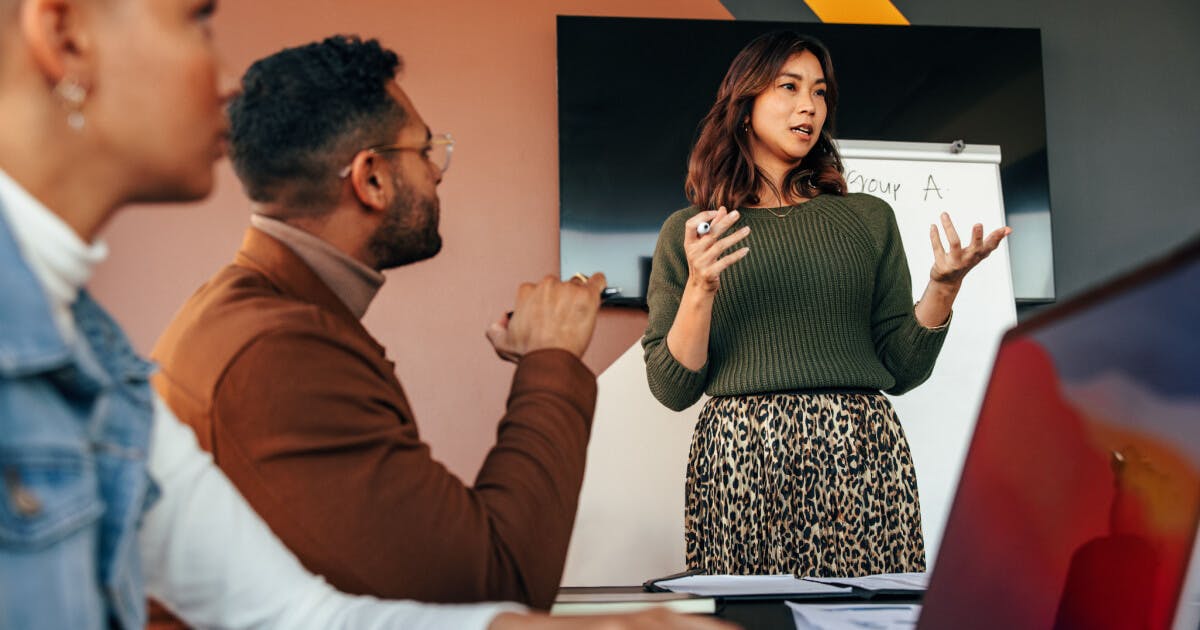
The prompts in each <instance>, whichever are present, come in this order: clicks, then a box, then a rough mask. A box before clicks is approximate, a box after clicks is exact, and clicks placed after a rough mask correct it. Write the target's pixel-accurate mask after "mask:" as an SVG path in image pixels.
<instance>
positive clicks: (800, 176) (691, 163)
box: [684, 31, 846, 210]
mask: <svg viewBox="0 0 1200 630" xmlns="http://www.w3.org/2000/svg"><path fill="white" fill-rule="evenodd" d="M804 51H808V52H811V53H812V54H813V55H815V56H816V58H817V60H819V61H820V62H821V70H822V71H823V72H824V73H825V82H826V86H825V103H826V105H827V106H828V114H827V115H826V118H825V124H824V126H823V127H822V128H821V136H820V137H819V138H818V139H817V143H816V144H815V145H813V148H812V150H811V151H809V152H808V155H806V156H804V159H802V160H801V161H800V164H798V165H796V167H795V168H793V169H792V170H790V171H788V173H787V175H786V176H784V180H783V182H781V183H782V186H781V187H780V189H779V190H774V192H775V193H776V194H777V195H778V196H779V197H780V198H786V197H785V195H784V193H785V192H786V193H788V195H787V196H800V197H814V196H816V195H818V194H822V193H830V194H835V195H844V194H846V180H845V179H844V178H843V177H842V170H843V169H842V158H841V156H840V155H838V151H837V147H836V146H835V145H834V144H833V123H834V113H835V112H836V111H837V100H838V89H837V81H836V80H835V79H834V76H833V63H832V62H831V61H830V58H829V50H828V49H826V48H825V45H824V44H822V43H821V42H819V41H817V40H815V39H813V38H811V37H806V36H803V35H797V34H796V33H792V32H788V31H779V32H774V33H767V34H765V35H760V36H759V37H757V38H756V39H755V40H754V41H752V42H750V43H749V44H747V45H746V47H745V48H743V49H742V51H741V52H739V53H738V55H737V57H735V58H734V60H733V63H732V64H730V66H729V71H728V72H726V73H725V79H724V80H722V81H721V87H720V89H719V90H718V91H717V100H716V102H715V103H713V106H712V109H710V110H709V112H708V115H707V116H705V117H704V120H703V121H701V123H700V136H699V138H698V139H697V140H696V146H695V147H693V148H692V154H691V157H689V158H688V176H687V182H686V183H685V184H684V192H685V194H686V195H687V198H688V201H690V202H691V203H692V205H694V206H696V207H697V208H702V209H707V210H711V209H715V208H717V207H719V206H725V207H726V208H729V209H730V210H732V209H734V208H740V207H744V206H746V205H757V204H759V203H760V202H761V200H760V199H759V198H758V191H759V190H761V189H762V188H763V187H764V186H766V187H767V188H770V189H775V184H774V183H773V182H771V180H770V179H768V178H767V176H766V175H765V174H764V173H763V172H762V171H761V170H760V169H759V168H758V167H757V166H755V164H754V159H753V158H752V157H751V153H750V134H751V133H752V132H751V130H750V126H749V125H748V124H746V122H745V121H747V120H749V118H750V113H751V111H752V109H753V107H754V99H755V98H756V97H757V96H758V95H759V94H762V93H763V92H764V91H766V90H767V88H769V87H770V85H771V83H772V82H773V81H774V80H775V78H776V77H778V76H779V72H780V71H781V70H782V69H783V65H784V64H785V63H787V60H788V59H790V58H791V57H792V55H796V54H799V53H802V52H804Z"/></svg>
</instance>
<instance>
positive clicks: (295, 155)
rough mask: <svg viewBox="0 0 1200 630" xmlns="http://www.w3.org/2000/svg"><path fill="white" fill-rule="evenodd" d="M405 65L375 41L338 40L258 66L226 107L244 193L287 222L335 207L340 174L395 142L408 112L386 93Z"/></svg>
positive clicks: (273, 57)
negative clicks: (366, 151)
mask: <svg viewBox="0 0 1200 630" xmlns="http://www.w3.org/2000/svg"><path fill="white" fill-rule="evenodd" d="M402 64H403V62H402V61H401V59H400V57H399V56H398V55H396V53H394V52H392V51H390V50H388V49H386V48H384V47H383V46H381V45H380V44H379V42H378V41H376V40H374V39H370V40H366V41H363V40H361V39H360V38H358V37H356V36H346V35H337V36H334V37H329V38H327V39H325V40H324V41H321V42H317V43H312V44H306V45H304V46H298V47H295V48H287V49H284V50H281V51H279V52H277V53H275V54H273V55H271V56H270V57H266V58H264V59H260V60H259V61H256V62H255V63H254V65H252V66H250V69H249V70H247V71H246V75H245V76H244V77H242V90H241V93H240V94H239V95H238V96H237V97H235V98H234V99H233V100H232V101H231V102H230V104H229V119H230V125H231V130H230V136H231V137H230V144H231V158H232V160H233V167H234V170H236V171H237V174H238V177H239V178H240V179H241V180H242V185H243V186H244V187H245V189H246V194H247V195H249V196H250V198H251V199H253V200H254V201H258V202H263V203H267V202H270V203H275V204H278V205H279V206H281V207H283V208H284V209H285V210H286V211H287V216H306V215H307V216H315V215H321V214H324V213H325V212H327V211H329V210H330V209H332V207H333V205H334V204H335V203H336V201H337V195H338V189H339V187H340V182H339V180H338V177H337V172H338V170H339V169H341V168H342V167H344V166H345V165H346V164H348V163H349V162H350V160H351V159H353V157H354V154H355V153H356V152H357V151H358V150H360V149H363V148H365V147H368V146H372V145H377V144H387V143H389V142H394V140H395V136H396V134H397V133H398V132H399V129H400V127H401V126H402V125H403V124H404V120H405V117H406V115H405V111H404V109H403V108H402V107H401V106H400V105H399V104H398V103H397V102H396V99H395V98H393V97H392V95H391V94H389V93H388V91H387V86H388V83H389V82H391V81H392V80H393V79H394V78H395V77H396V74H397V73H398V72H399V71H400V69H401V67H402Z"/></svg>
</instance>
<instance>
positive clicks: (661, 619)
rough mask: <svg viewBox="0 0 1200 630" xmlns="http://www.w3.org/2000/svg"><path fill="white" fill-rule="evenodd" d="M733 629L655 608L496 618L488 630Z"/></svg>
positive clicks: (727, 625) (512, 615) (708, 619)
mask: <svg viewBox="0 0 1200 630" xmlns="http://www.w3.org/2000/svg"><path fill="white" fill-rule="evenodd" d="M734 628H736V626H733V625H730V624H728V623H725V622H723V621H720V620H717V619H713V618H712V617H705V616H702V615H680V614H677V613H673V612H670V611H668V610H667V609H665V608H655V609H651V610H647V611H644V612H640V613H637V614H633V615H597V616H594V617H590V616H588V617H547V616H544V615H517V614H514V613H504V614H502V615H498V616H497V617H496V618H495V619H493V620H492V624H491V625H490V626H488V630H733V629H734Z"/></svg>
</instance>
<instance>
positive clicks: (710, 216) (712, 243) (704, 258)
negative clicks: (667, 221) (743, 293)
mask: <svg viewBox="0 0 1200 630" xmlns="http://www.w3.org/2000/svg"><path fill="white" fill-rule="evenodd" d="M740 217H741V214H740V213H739V212H738V211H737V210H734V211H733V212H728V211H726V210H725V207H724V206H721V207H720V208H717V209H716V210H705V211H703V212H697V213H696V216H694V217H692V218H690V219H688V220H687V223H685V224H684V228H683V230H684V232H683V251H684V253H685V254H686V255H687V261H688V284H690V285H692V286H694V287H696V288H697V289H700V290H702V291H704V292H706V293H716V292H717V289H720V288H721V272H722V271H724V270H725V269H726V268H728V267H729V266H730V265H732V264H733V263H736V262H737V261H739V260H741V259H743V258H745V257H746V255H747V254H749V253H750V248H749V247H741V248H738V249H737V250H735V251H733V252H729V253H728V254H726V252H727V251H729V248H731V247H733V246H734V245H736V244H738V243H739V242H741V241H742V240H743V239H745V238H746V237H747V236H749V235H750V226H743V227H742V228H741V229H739V230H737V231H735V232H733V233H732V234H729V235H728V236H723V235H724V234H725V232H726V231H728V230H729V228H730V227H732V226H733V224H734V223H737V220H738V218H740ZM701 223H707V224H708V225H709V229H708V231H707V232H705V233H704V234H700V233H699V232H700V230H699V228H700V224H701Z"/></svg>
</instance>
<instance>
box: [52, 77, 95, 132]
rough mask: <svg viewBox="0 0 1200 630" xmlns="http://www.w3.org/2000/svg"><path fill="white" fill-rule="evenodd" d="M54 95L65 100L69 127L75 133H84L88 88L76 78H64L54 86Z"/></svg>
mask: <svg viewBox="0 0 1200 630" xmlns="http://www.w3.org/2000/svg"><path fill="white" fill-rule="evenodd" d="M54 93H55V94H58V97H59V98H61V99H62V100H63V103H64V104H65V105H66V107H67V126H68V127H70V128H71V129H74V130H75V131H82V130H83V126H84V124H85V123H86V120H85V119H84V117H83V103H84V101H86V100H87V96H88V93H87V88H85V87H83V84H82V83H80V82H79V80H78V79H76V78H74V77H63V79H62V80H61V81H59V82H58V85H56V86H54Z"/></svg>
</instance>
